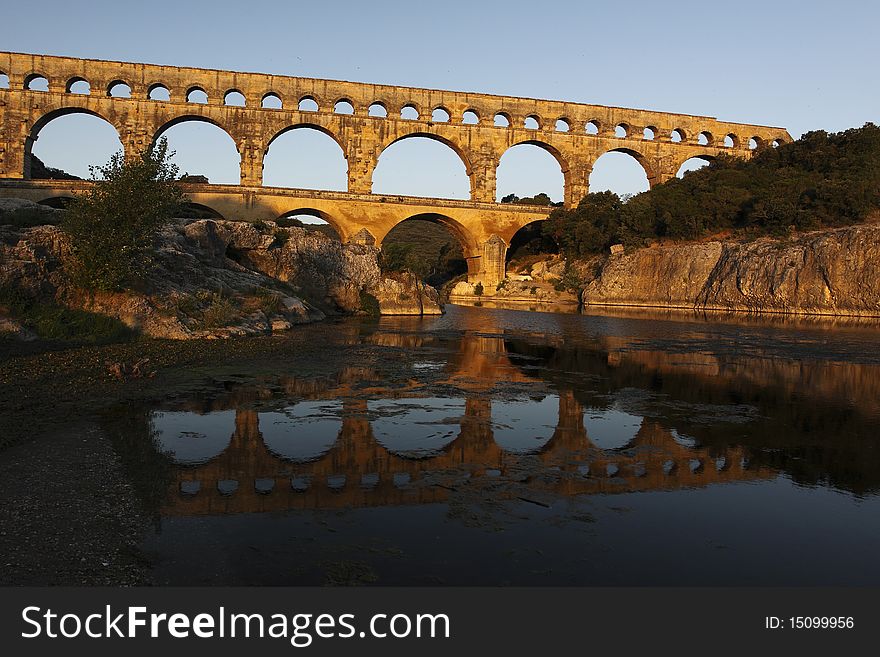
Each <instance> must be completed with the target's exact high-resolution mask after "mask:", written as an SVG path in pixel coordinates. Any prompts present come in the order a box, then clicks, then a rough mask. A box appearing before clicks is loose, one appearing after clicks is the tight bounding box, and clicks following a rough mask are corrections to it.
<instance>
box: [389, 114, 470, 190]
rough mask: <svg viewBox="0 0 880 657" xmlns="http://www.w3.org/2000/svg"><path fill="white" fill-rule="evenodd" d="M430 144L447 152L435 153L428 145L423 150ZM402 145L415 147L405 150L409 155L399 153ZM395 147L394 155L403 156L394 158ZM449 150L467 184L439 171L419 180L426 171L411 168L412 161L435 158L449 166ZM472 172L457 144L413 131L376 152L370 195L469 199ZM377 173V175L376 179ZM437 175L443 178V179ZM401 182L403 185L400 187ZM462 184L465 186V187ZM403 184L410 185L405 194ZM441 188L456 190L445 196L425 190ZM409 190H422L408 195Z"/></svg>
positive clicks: (428, 133)
mask: <svg viewBox="0 0 880 657" xmlns="http://www.w3.org/2000/svg"><path fill="white" fill-rule="evenodd" d="M419 138H421V139H419ZM431 142H435V143H439V144H442V145H443V146H445V147H446V149H445V150H443V149H440V150H438V149H436V148H435V147H433V146H428V147H427V148H426V147H425V146H426V145H427V144H429V143H431ZM404 143H406V144H414V145H415V146H413V147H407V148H408V149H409V152H407V151H406V150H404V151H400V150H399V145H400V144H404ZM395 147H398V150H397V153H402V155H395V151H394V149H395ZM449 150H451V151H452V152H453V153H454V154H455V155H456V156H457V157H458V160H459V161H460V162H461V164H462V165H463V167H464V171H463V172H459V173H463V174H464V178H465V179H466V183H463V182H462V179H459V180H456V178H458V175H456V174H449V173H445V174H444V173H443V170H442V169H440V170H437V171H435V172H434V177H433V178H427V179H423V180H420V179H419V178H420V176H421V177H424V176H425V173H426V172H425V171H424V169H423V167H421V166H413V162H412V161H413V160H415V161H416V162H418V163H419V164H422V163H423V162H424V161H426V160H428V161H430V160H431V159H436V160H440V161H441V162H440V164H441V165H446V166H448V165H452V163H453V161H452V160H451V159H450V158H449V157H448V151H449ZM389 153H391V154H392V156H391V160H389V158H388V154H389ZM383 157H385V164H386V168H385V169H381V168H380V167H382V165H383V160H382V158H383ZM444 159H446V162H442V160H444ZM394 160H398V161H394ZM389 161H390V162H391V165H390V166H389V165H388V163H389ZM472 171H473V169H472V167H471V163H470V161H469V159H468V157H467V155H466V154H465V152H464V151H463V150H462V148H461V147H460V146H459V145H458V144H456V143H455V142H453V141H451V140H449V139H447V138H445V137H442V136H440V135H436V134H433V133H430V132H423V131H414V132H411V133H409V134H406V135H403V136H401V137H398V138H396V139H394V140H392V141H391V142H389V143H387V144H385V145H384V146H382V147H381V149H380V150H379V156H378V158H377V160H376V167H375V169H374V170H373V179H372V180H373V193H374V194H393V195H399V196H423V197H428V198H452V199H463V200H468V199H470V198H471V197H472V195H473V186H474V182H473V179H472V178H471V173H472ZM427 173H428V174H430V173H431V172H430V171H428V172H427ZM377 174H379V177H378V179H377ZM438 176H445V179H444V178H440V177H438ZM407 179H408V180H407ZM401 180H404V181H406V182H405V183H404V184H401V183H400V181H401ZM465 184H466V187H465V186H464V185H465ZM404 185H408V186H409V187H408V191H407V192H404V191H400V189H402V188H403V186H404ZM438 185H439V186H438ZM444 187H446V188H447V189H449V190H452V189H455V191H454V192H451V191H447V192H446V193H440V194H436V193H430V191H425V190H436V189H443V188H444ZM412 189H419V190H422V191H423V193H420V194H412V193H409V191H410V190H412Z"/></svg>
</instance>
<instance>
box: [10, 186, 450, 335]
mask: <svg viewBox="0 0 880 657" xmlns="http://www.w3.org/2000/svg"><path fill="white" fill-rule="evenodd" d="M63 212H64V211H63V210H53V209H51V208H45V207H44V206H40V205H38V204H36V203H30V202H29V201H23V200H17V199H5V200H4V205H3V206H2V207H0V333H6V334H8V335H9V334H11V335H12V336H18V337H20V338H23V339H28V338H30V337H33V336H34V335H36V336H42V337H50V338H51V337H57V334H61V333H64V327H63V325H64V324H77V323H78V324H80V325H82V326H83V327H87V326H89V325H95V324H96V323H97V322H98V320H99V318H101V317H103V318H108V319H109V320H112V321H115V322H117V323H118V324H119V328H127V329H128V330H130V331H131V332H132V333H133V334H134V335H143V336H147V337H153V338H169V339H175V340H189V339H201V338H212V339H216V338H228V337H233V336H254V335H267V334H271V333H279V332H283V331H286V330H289V329H290V328H292V327H293V326H296V325H299V324H305V323H310V322H315V321H321V320H323V319H325V318H326V317H328V316H345V315H353V314H377V315H378V314H414V315H422V314H437V313H441V312H442V306H441V304H440V303H439V298H438V295H437V293H436V291H435V290H434V289H433V288H431V287H430V286H426V285H425V284H423V283H422V282H421V281H419V280H418V279H417V278H416V277H415V276H414V275H412V274H386V273H383V272H382V271H381V270H380V268H379V261H378V254H379V252H378V249H376V248H375V247H373V246H370V245H367V244H358V243H351V242H349V243H345V244H343V243H341V242H339V241H338V240H334V239H331V238H329V237H327V236H326V235H323V234H321V233H318V232H315V231H309V230H306V229H304V228H299V227H281V226H278V225H277V224H274V223H272V222H262V223H247V222H237V221H224V220H216V221H215V220H211V219H201V220H194V221H188V220H175V221H174V222H172V223H169V224H167V225H165V226H164V227H163V228H162V230H161V231H160V232H159V234H158V235H156V236H155V244H154V251H155V252H154V254H153V256H152V260H151V263H150V265H149V266H148V267H147V268H146V269H145V271H142V272H138V274H137V277H138V279H139V280H138V281H137V282H136V284H132V285H131V286H130V288H129V289H126V290H120V291H115V292H107V291H95V290H86V289H82V288H80V287H78V286H77V285H76V284H75V281H74V276H73V275H72V273H71V271H72V268H71V267H70V266H69V265H70V263H71V246H70V241H69V238H68V236H67V234H66V233H65V232H64V231H63V230H62V229H61V228H59V227H58V226H57V225H55V224H57V223H59V221H61V217H62V216H63ZM63 313H67V316H65V317H60V315H61V314H63ZM76 313H79V315H77V314H76ZM111 328H112V327H111ZM78 332H79V333H82V331H74V335H73V336H71V337H73V338H77V337H79V336H78V335H76V333H78ZM104 332H108V331H107V330H105V331H104ZM110 332H113V331H110ZM118 332H119V331H117V333H118ZM86 333H88V331H86ZM85 337H89V336H88V335H87V336H85Z"/></svg>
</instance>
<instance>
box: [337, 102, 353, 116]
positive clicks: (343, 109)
mask: <svg viewBox="0 0 880 657" xmlns="http://www.w3.org/2000/svg"><path fill="white" fill-rule="evenodd" d="M333 113H334V114H354V103H352V102H351V101H350V100H349V99H348V98H340V99H339V100H337V101H336V103H335V104H334V105H333Z"/></svg>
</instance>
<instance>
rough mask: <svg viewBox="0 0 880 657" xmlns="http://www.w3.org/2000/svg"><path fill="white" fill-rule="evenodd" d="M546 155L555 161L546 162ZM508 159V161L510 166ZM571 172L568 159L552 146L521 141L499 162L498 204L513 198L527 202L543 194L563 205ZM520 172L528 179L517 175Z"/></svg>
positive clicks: (496, 194)
mask: <svg viewBox="0 0 880 657" xmlns="http://www.w3.org/2000/svg"><path fill="white" fill-rule="evenodd" d="M544 153H547V154H548V155H549V156H550V158H552V160H551V159H546V158H544V156H543V154H544ZM511 155H512V156H513V157H514V160H513V161H511V160H510V156H511ZM536 156H537V158H536ZM505 157H507V158H508V161H507V163H505ZM511 164H512V165H513V167H511V166H510V165H511ZM568 170H569V167H568V163H567V161H566V159H565V157H564V156H563V155H562V153H560V152H559V150H558V149H556V148H554V147H553V146H551V145H550V144H548V143H546V142H543V141H540V140H538V139H524V140H522V141H519V142H517V143H515V144H513V145H512V146H510V147H509V148H508V149H507V150H506V151H504V153H502V155H501V157H500V158H499V160H498V165H497V167H496V171H495V189H496V192H495V196H496V198H495V200H496V201H501V199H503V198H504V197H506V196H509V195H510V194H513V195H515V196H518V197H520V198H525V197H533V196H535V195H537V194H542V193H543V194H547V195H548V196H549V197H550V199H551V200H552V201H555V202H561V201H563V200H564V199H565V189H566V185H567V183H568V180H567V178H568ZM517 172H522V173H523V174H525V175H517ZM557 174H558V177H557ZM553 178H556V180H553Z"/></svg>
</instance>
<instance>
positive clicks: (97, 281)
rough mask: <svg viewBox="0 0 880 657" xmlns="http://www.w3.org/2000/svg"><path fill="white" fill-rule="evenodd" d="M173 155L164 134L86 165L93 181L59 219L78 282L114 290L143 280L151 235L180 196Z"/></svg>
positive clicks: (150, 251) (152, 246) (174, 209)
mask: <svg viewBox="0 0 880 657" xmlns="http://www.w3.org/2000/svg"><path fill="white" fill-rule="evenodd" d="M172 155H173V153H169V152H168V144H167V142H166V140H165V139H164V138H163V139H161V140H160V141H159V142H158V143H157V144H154V145H153V146H151V147H150V148H149V149H147V150H146V151H145V152H144V153H143V154H142V155H141V156H140V157H137V158H133V159H130V160H126V159H125V158H124V157H123V155H122V153H121V152H118V153H116V154H114V155H113V157H112V158H110V161H109V162H108V163H107V164H106V165H104V166H97V167H90V171H91V174H92V179H93V180H95V184H94V186H92V188H91V189H89V190H88V191H87V192H85V193H84V194H82V195H80V196H78V197H77V198H76V199H75V200H74V202H73V203H71V204H70V206H69V207H68V210H67V213H66V215H65V218H64V220H63V221H62V228H63V229H64V231H65V232H66V233H67V234H68V235H69V236H70V242H71V247H72V253H73V261H72V263H71V264H72V268H73V274H74V278H75V280H76V281H77V283H78V284H79V285H81V286H82V287H84V288H87V289H92V290H106V291H115V290H122V289H127V288H132V287H139V286H141V285H142V284H143V283H144V280H145V277H146V272H147V270H148V268H149V266H150V264H151V262H152V260H153V256H154V253H155V244H154V243H155V238H156V234H157V233H158V231H159V229H160V228H161V227H162V226H163V225H164V224H165V223H167V222H168V221H169V220H170V219H172V218H173V217H174V216H175V214H176V213H177V212H178V210H179V209H180V207H181V205H182V204H183V202H184V198H185V197H184V195H183V192H182V191H181V189H180V187H179V186H178V185H177V183H176V178H177V171H178V170H177V166H175V165H174V164H172V163H171V161H170V158H171V157H172Z"/></svg>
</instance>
